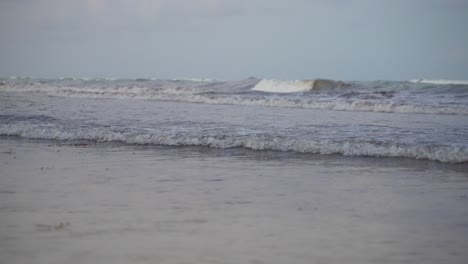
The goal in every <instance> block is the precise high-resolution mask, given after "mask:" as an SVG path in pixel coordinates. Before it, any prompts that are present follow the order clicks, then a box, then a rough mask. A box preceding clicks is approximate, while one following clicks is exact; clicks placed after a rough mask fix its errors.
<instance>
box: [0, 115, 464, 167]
mask: <svg viewBox="0 0 468 264" xmlns="http://www.w3.org/2000/svg"><path fill="white" fill-rule="evenodd" d="M0 135H1V136H19V137H25V138H36V139H52V140H65V141H67V140H91V141H103V142H123V143H128V144H149V145H167V146H206V147H211V148H220V149H224V148H236V147H241V148H247V149H252V150H274V151H293V152H298V153H311V154H341V155H344V156H371V157H404V158H414V159H428V160H435V161H440V162H449V163H458V162H467V161H468V149H467V148H466V147H464V146H448V145H434V144H432V145H431V144H414V145H411V144H403V143H398V144H397V143H385V142H378V141H372V140H365V139H362V140H360V141H359V140H353V139H348V140H341V141H332V140H327V139H301V138H296V137H288V136H282V135H274V134H271V135H270V134H255V133H252V134H245V133H235V132H224V133H190V132H185V133H184V132H179V133H170V132H161V131H160V132H158V133H154V132H148V131H142V130H140V131H138V130H137V131H129V130H122V131H119V129H116V128H111V127H83V126H81V127H74V128H70V127H67V126H65V125H57V124H52V123H47V124H35V123H26V122H18V123H10V124H0Z"/></svg>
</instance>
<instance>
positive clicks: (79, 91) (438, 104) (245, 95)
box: [0, 78, 468, 115]
mask: <svg viewBox="0 0 468 264" xmlns="http://www.w3.org/2000/svg"><path fill="white" fill-rule="evenodd" d="M408 85H409V84H408V83H396V84H395V83H381V82H379V83H358V84H356V83H353V84H352V85H351V86H350V85H349V84H345V83H343V82H340V81H332V80H310V81H290V82H288V81H275V80H266V79H264V80H260V79H256V78H249V79H245V80H239V81H207V82H191V81H189V82H186V81H184V82H180V81H173V80H154V81H153V80H146V79H145V80H144V81H139V80H136V81H135V80H133V81H117V82H104V83H102V82H96V83H95V82H91V83H84V82H82V81H79V82H77V83H75V82H72V83H69V82H64V83H62V82H58V83H57V82H55V81H13V82H9V81H3V82H0V91H6V92H39V93H46V94H47V95H48V96H55V97H75V98H96V99H141V100H160V101H180V102H190V103H204V104H231V105H251V106H267V107H290V108H308V109H327V110H337V111H370V112H385V113H421V114H452V115H468V104H467V102H466V99H464V98H468V93H467V92H466V91H465V90H464V89H455V88H456V87H435V88H433V89H419V90H418V87H416V88H415V90H414V92H412V91H409V90H408V87H407V86H408ZM416 86H418V85H416ZM382 87H383V88H382ZM335 88H337V89H335ZM341 88H343V89H341ZM312 90H314V92H310V93H309V92H305V91H312ZM266 91H269V92H266ZM286 92H288V93H286Z"/></svg>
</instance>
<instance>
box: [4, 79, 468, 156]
mask: <svg viewBox="0 0 468 264" xmlns="http://www.w3.org/2000/svg"><path fill="white" fill-rule="evenodd" d="M0 100H1V101H0V115H1V116H0V135H1V136H19V137H24V138H36V139H38V138H40V139H52V140H90V141H105V142H114V141H115V142H123V143H128V144H143V145H168V146H187V145H190V146H206V147H211V148H220V149H226V148H247V149H253V150H275V151H283V152H284V151H290V152H299V153H310V154H324V155H326V154H340V155H345V156H372V157H382V158H385V157H404V158H411V159H428V160H436V161H440V162H448V163H460V162H467V161H468V82H463V81H428V80H416V81H409V82H390V81H375V82H341V81H332V80H304V81H280V80H260V79H256V78H248V79H245V80H236V81H216V80H209V79H208V80H207V79H200V80H191V79H176V80H157V79H155V80H152V79H136V80H106V79H72V78H69V79H67V78H62V79H51V80H41V79H2V80H1V81H0Z"/></svg>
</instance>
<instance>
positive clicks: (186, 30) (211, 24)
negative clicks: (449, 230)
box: [0, 0, 468, 80]
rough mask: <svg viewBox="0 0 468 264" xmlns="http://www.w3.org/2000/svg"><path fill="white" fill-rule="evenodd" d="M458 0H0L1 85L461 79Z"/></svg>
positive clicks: (466, 55) (465, 42) (465, 52)
mask: <svg viewBox="0 0 468 264" xmlns="http://www.w3.org/2000/svg"><path fill="white" fill-rule="evenodd" d="M467 14H468V0H0V77H9V76H22V77H44V78H55V77H91V78H92V77H109V78H110V77H113V78H145V77H146V78H182V77H185V78H216V79H230V80H231V79H241V78H247V77H251V76H254V77H258V78H271V79H283V80H296V79H313V78H330V79H335V80H409V79H419V78H426V79H452V80H456V79H461V80H467V79H468V29H467V27H468V15H467Z"/></svg>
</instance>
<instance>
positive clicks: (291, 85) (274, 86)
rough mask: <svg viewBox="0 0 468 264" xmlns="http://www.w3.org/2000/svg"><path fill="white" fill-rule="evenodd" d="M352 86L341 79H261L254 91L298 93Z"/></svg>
mask: <svg viewBox="0 0 468 264" xmlns="http://www.w3.org/2000/svg"><path fill="white" fill-rule="evenodd" d="M346 86H350V85H349V84H345V83H344V82H341V81H333V80H325V79H315V80H302V81H279V80H267V79H263V80H261V81H260V82H259V83H258V84H257V85H255V87H254V88H252V90H253V91H261V92H268V93H297V92H308V91H312V90H322V89H332V88H337V87H346Z"/></svg>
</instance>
